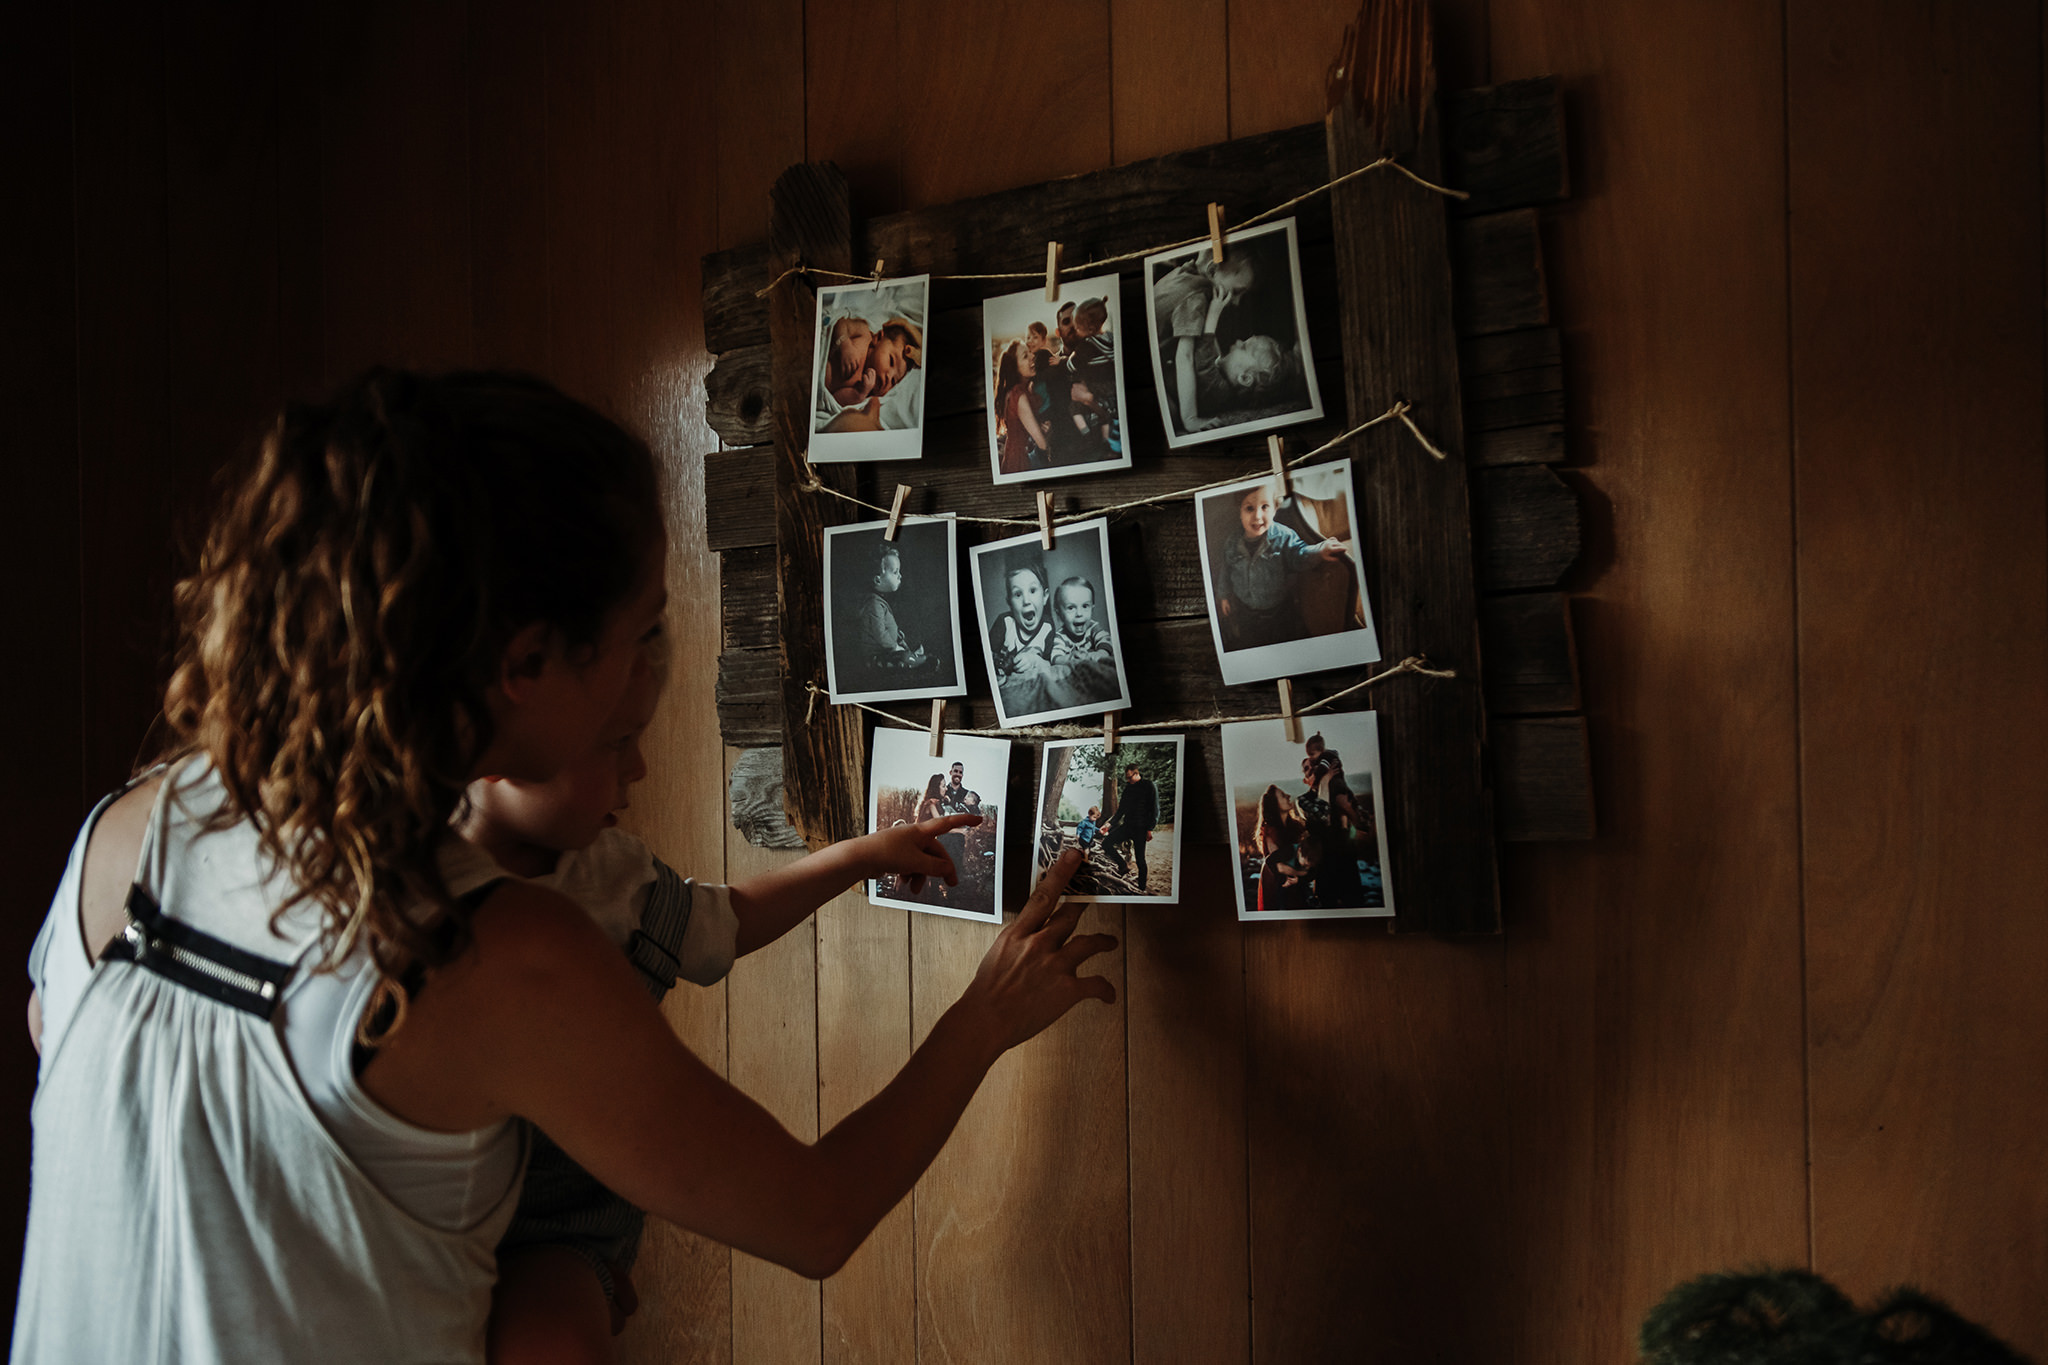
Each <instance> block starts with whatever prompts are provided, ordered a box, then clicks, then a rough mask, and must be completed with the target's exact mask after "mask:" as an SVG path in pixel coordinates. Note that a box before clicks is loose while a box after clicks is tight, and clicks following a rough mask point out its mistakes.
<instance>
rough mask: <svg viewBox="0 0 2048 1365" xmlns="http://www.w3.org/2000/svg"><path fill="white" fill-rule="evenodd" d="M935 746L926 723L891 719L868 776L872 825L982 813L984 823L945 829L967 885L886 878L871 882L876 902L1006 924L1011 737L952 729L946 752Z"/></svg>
mask: <svg viewBox="0 0 2048 1365" xmlns="http://www.w3.org/2000/svg"><path fill="white" fill-rule="evenodd" d="M930 747H931V746H930V741H929V740H928V738H927V737H926V735H925V732H924V731H922V730H903V729H897V728H895V727H893V726H886V725H885V726H881V727H878V728H877V729H876V730H875V734H874V744H873V753H872V757H871V759H870V764H871V768H870V775H869V779H868V829H869V831H870V832H873V831H876V830H884V829H891V828H894V827H895V826H897V825H911V824H916V823H917V822H918V821H920V820H930V819H932V818H934V817H935V816H940V815H979V816H980V817H981V823H980V824H978V825H970V826H968V827H967V828H964V829H956V830H953V831H952V832H950V833H947V834H942V835H940V836H939V843H940V845H941V846H942V847H944V849H945V850H946V856H948V857H949V858H951V859H952V860H953V868H954V871H955V872H956V873H957V874H958V876H959V879H960V880H959V884H958V885H955V886H948V885H947V884H946V883H945V882H943V881H940V880H936V879H932V878H923V879H918V878H909V877H896V878H884V879H882V880H878V881H873V882H870V883H868V899H869V900H870V901H872V902H873V903H874V904H876V905H893V906H897V907H900V908H902V909H905V910H924V911H929V912H931V913H933V914H939V915H954V916H957V917H959V918H962V919H979V920H987V921H988V922H989V923H991V924H1000V923H1002V921H1003V910H1002V884H1003V840H1002V810H1001V806H1000V802H1001V799H1002V793H1003V791H1004V789H1005V788H1006V787H1007V786H1008V785H1009V774H1010V741H1008V740H1007V739H983V738H979V737H976V736H972V735H948V736H946V748H945V754H944V755H943V756H942V757H940V758H933V757H932V756H931V753H930ZM984 792H986V793H987V796H986V798H985V799H984V797H983V793H984Z"/></svg>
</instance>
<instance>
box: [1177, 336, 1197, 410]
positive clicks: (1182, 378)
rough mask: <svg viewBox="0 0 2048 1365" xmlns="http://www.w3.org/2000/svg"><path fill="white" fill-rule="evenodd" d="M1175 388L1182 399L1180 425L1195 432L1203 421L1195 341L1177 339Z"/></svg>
mask: <svg viewBox="0 0 2048 1365" xmlns="http://www.w3.org/2000/svg"><path fill="white" fill-rule="evenodd" d="M1173 386H1174V390H1175V396H1176V397H1177V398H1179V399H1180V424H1181V425H1182V426H1184V427H1186V428H1187V429H1188V430H1189V431H1193V430H1194V429H1195V427H1196V426H1197V425H1198V424H1199V423H1200V422H1201V420H1202V402H1201V388H1200V385H1198V384H1197V383H1196V382H1195V339H1194V338H1193V337H1175V338H1174V342H1173Z"/></svg>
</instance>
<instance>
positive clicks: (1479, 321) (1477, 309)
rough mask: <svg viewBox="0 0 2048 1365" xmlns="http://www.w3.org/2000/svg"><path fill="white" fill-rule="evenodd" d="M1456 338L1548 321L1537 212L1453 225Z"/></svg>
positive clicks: (1515, 212) (1520, 211)
mask: <svg viewBox="0 0 2048 1365" xmlns="http://www.w3.org/2000/svg"><path fill="white" fill-rule="evenodd" d="M1451 256H1452V258H1453V259H1454V260H1456V261H1457V263H1458V270H1457V275H1456V279H1455V284H1456V296H1457V303H1456V308H1455V313H1456V317H1457V326H1458V335H1460V336H1464V337H1474V336H1484V335H1486V334H1487V333H1490V332H1510V331H1514V330H1516V329H1518V328H1522V327H1542V326H1545V325H1547V324H1548V323H1549V322H1550V286H1549V283H1548V282H1547V281H1546V280H1545V279H1544V275H1543V242H1542V239H1541V238H1540V236H1539V235H1538V233H1537V225H1536V210H1534V209H1515V210H1513V211H1511V212H1508V213H1493V214H1488V215H1487V216H1485V217H1483V218H1463V219H1459V220H1458V221H1456V222H1454V223H1452V224H1451Z"/></svg>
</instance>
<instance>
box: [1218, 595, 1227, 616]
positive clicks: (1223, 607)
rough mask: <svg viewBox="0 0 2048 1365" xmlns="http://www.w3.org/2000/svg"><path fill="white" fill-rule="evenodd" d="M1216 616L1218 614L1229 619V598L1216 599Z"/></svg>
mask: <svg viewBox="0 0 2048 1365" xmlns="http://www.w3.org/2000/svg"><path fill="white" fill-rule="evenodd" d="M1216 614H1217V615H1218V616H1222V617H1226V618H1227V617H1228V616H1229V615H1230V599H1229V598H1227V597H1219V598H1217V599H1216Z"/></svg>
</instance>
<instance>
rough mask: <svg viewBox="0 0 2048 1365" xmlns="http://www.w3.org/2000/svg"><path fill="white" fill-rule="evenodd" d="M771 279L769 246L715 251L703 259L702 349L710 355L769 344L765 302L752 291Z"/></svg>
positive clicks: (772, 274)
mask: <svg viewBox="0 0 2048 1365" xmlns="http://www.w3.org/2000/svg"><path fill="white" fill-rule="evenodd" d="M773 278H774V272H772V271H770V270H769V269H768V243H766V242H749V243H748V244H747V245H745V246H736V247H728V248H727V249H726V250H724V251H714V252H712V253H711V254H710V255H709V256H706V257H705V258H704V349H705V350H707V351H709V352H711V353H712V354H713V355H723V354H725V352H727V351H732V350H737V349H738V348H740V347H742V346H766V345H767V344H768V300H766V299H764V298H757V297H756V296H755V291H757V290H759V289H762V288H764V287H766V286H767V284H768V281H769V280H771V279H773Z"/></svg>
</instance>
